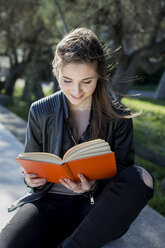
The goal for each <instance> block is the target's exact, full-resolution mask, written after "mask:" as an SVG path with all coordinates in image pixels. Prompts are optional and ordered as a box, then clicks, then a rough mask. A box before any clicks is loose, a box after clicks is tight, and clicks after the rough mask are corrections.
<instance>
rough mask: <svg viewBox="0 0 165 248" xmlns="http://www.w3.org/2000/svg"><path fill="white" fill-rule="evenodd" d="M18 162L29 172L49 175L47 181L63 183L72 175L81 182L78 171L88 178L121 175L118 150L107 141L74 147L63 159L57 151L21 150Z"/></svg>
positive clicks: (97, 141) (43, 175) (100, 140)
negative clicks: (116, 153)
mask: <svg viewBox="0 0 165 248" xmlns="http://www.w3.org/2000/svg"><path fill="white" fill-rule="evenodd" d="M16 160H17V162H18V163H19V164H20V165H21V166H22V167H23V168H24V170H25V171H26V172H27V173H34V174H37V177H44V178H46V180H47V182H53V183H60V182H59V179H65V178H69V179H71V180H73V181H75V182H76V181H77V182H79V181H80V179H79V177H78V174H83V175H84V176H85V177H86V178H87V179H88V180H97V179H103V178H108V177H113V176H115V175H116V174H117V167H116V161H115V155H114V152H112V151H111V149H110V146H109V144H108V143H107V142H105V140H102V139H96V140H92V141H87V142H84V143H82V144H78V145H76V146H74V147H72V148H70V149H69V150H68V151H67V152H66V153H65V155H64V157H63V159H61V158H60V157H58V156H57V155H55V154H51V153H44V152H43V153H42V152H32V153H21V154H19V155H18V157H17V158H16Z"/></svg>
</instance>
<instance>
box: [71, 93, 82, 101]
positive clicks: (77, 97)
mask: <svg viewBox="0 0 165 248" xmlns="http://www.w3.org/2000/svg"><path fill="white" fill-rule="evenodd" d="M70 95H71V97H72V98H74V99H77V100H79V99H81V98H82V97H83V96H82V95H81V96H73V95H72V94H70Z"/></svg>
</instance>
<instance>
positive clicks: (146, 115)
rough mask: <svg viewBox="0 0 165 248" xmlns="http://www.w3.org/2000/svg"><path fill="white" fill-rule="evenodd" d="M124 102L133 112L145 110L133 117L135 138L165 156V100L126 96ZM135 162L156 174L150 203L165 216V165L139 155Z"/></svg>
mask: <svg viewBox="0 0 165 248" xmlns="http://www.w3.org/2000/svg"><path fill="white" fill-rule="evenodd" d="M122 102H123V103H124V104H125V105H127V106H128V107H129V108H131V109H132V111H133V112H138V111H141V110H142V111H143V113H142V114H141V115H140V116H138V117H135V118H134V119H133V123H134V140H135V141H136V142H139V143H140V144H142V145H143V146H146V147H147V148H150V149H151V150H153V151H154V152H156V153H158V154H161V155H164V156H165V132H164V130H165V129H164V123H165V100H154V99H149V98H124V99H123V100H122ZM135 162H136V163H137V164H139V165H141V166H142V167H144V168H145V169H147V170H148V171H149V172H151V173H152V174H153V175H154V177H155V179H156V189H155V195H154V197H153V199H152V200H151V201H150V202H149V205H150V206H151V207H152V208H154V209H155V210H157V211H158V212H159V213H161V214H162V215H164V216H165V189H164V190H163V187H162V180H163V179H164V178H165V167H164V168H162V167H160V166H158V165H156V164H153V163H151V162H149V161H146V160H144V159H142V158H140V157H137V156H136V158H135Z"/></svg>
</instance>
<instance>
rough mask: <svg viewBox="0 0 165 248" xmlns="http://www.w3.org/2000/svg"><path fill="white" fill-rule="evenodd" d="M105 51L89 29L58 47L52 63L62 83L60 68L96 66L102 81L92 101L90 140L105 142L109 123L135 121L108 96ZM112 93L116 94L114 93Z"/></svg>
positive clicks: (74, 33) (76, 32)
mask: <svg viewBox="0 0 165 248" xmlns="http://www.w3.org/2000/svg"><path fill="white" fill-rule="evenodd" d="M105 53H106V51H105V49H104V48H103V46H102V45H101V42H100V41H99V39H98V38H97V36H96V35H95V34H94V33H93V32H92V31H91V30H90V29H87V28H77V29H75V30H73V31H71V32H70V33H69V34H67V35H66V36H65V37H64V38H63V39H62V40H61V41H60V42H59V44H58V45H57V48H56V52H55V57H54V60H53V62H52V66H53V73H54V75H55V76H56V78H57V79H58V72H59V68H61V67H62V66H64V65H66V64H68V63H74V62H80V63H85V62H87V63H96V71H97V74H98V76H99V77H98V81H97V86H96V89H95V91H94V93H93V97H92V119H91V126H90V139H95V138H105V135H106V133H105V130H106V127H107V124H108V122H109V121H115V120H117V119H120V118H131V117H132V115H131V113H130V112H129V111H127V108H126V107H125V106H124V105H122V104H121V103H119V101H117V100H116V99H115V100H113V99H112V98H111V97H110V96H109V94H108V93H107V88H108V87H109V84H108V80H107V75H106V74H107V73H106V59H105V57H106V56H105ZM110 91H111V92H112V91H113V90H112V89H110Z"/></svg>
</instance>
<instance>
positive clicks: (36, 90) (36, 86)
mask: <svg viewBox="0 0 165 248" xmlns="http://www.w3.org/2000/svg"><path fill="white" fill-rule="evenodd" d="M34 95H35V100H39V99H41V98H43V97H44V93H43V90H42V86H41V82H37V83H36V84H34Z"/></svg>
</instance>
